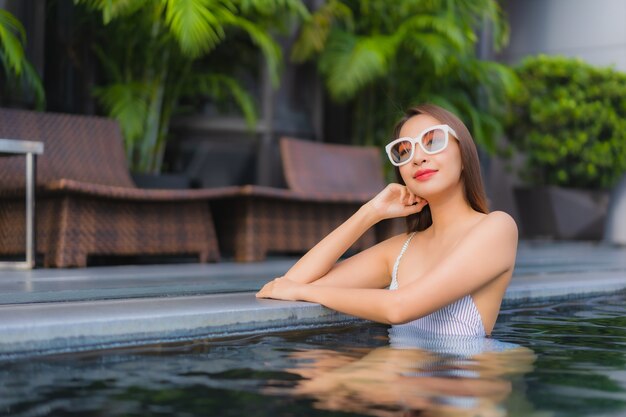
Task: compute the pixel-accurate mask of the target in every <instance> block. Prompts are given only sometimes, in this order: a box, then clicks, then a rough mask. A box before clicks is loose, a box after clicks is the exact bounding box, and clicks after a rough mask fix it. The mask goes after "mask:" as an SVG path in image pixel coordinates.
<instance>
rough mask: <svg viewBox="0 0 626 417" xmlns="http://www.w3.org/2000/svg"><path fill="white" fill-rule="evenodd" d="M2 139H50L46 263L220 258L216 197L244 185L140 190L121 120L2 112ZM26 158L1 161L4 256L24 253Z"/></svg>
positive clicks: (45, 178)
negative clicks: (142, 257) (161, 256)
mask: <svg viewBox="0 0 626 417" xmlns="http://www.w3.org/2000/svg"><path fill="white" fill-rule="evenodd" d="M0 137H3V138H10V139H23V140H38V141H43V142H44V143H45V153H44V154H43V155H42V156H41V157H40V158H39V160H38V161H39V163H38V173H37V195H36V212H37V228H36V229H37V235H36V237H37V252H38V253H40V254H43V255H44V265H45V266H54V267H82V266H85V265H86V264H87V257H88V255H96V254H100V255H138V254H148V255H156V254H193V255H197V256H198V259H199V261H200V262H207V261H217V260H218V259H219V250H218V246H217V241H216V237H215V230H214V228H213V221H212V217H211V212H210V209H209V204H208V201H209V200H210V199H211V198H213V197H215V196H216V195H221V196H224V195H229V193H233V194H236V193H238V192H239V191H238V189H237V188H236V187H233V188H222V189H218V190H211V189H206V190H143V189H138V188H137V187H135V185H134V183H133V181H132V179H131V177H130V174H129V171H128V167H127V164H126V159H125V156H124V150H123V144H122V138H121V134H120V130H119V127H118V125H117V123H116V122H115V121H112V120H109V119H104V118H99V117H91V116H75V115H65V114H53V113H38V112H31V111H23V110H9V109H0ZM23 163H24V162H23V158H0V254H1V255H17V254H20V253H23V251H24V249H23V248H24V240H23V239H24V238H23V236H24V227H25V226H24V220H23V218H24V204H23V192H24V191H23V189H24V175H23Z"/></svg>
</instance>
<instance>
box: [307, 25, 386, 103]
mask: <svg viewBox="0 0 626 417" xmlns="http://www.w3.org/2000/svg"><path fill="white" fill-rule="evenodd" d="M395 48H396V42H395V39H394V38H393V37H389V36H372V37H364V38H358V37H356V36H354V35H352V34H350V33H347V32H343V31H339V30H335V31H333V34H332V36H331V37H330V39H329V41H328V45H327V46H326V49H325V50H324V53H323V54H322V56H321V57H320V61H319V67H320V70H321V72H322V73H323V74H324V75H326V77H327V78H326V85H327V87H328V90H329V92H330V94H331V95H332V96H333V97H334V98H335V99H337V100H346V99H349V98H351V97H353V96H354V94H355V93H356V92H357V91H359V90H360V89H361V88H363V87H364V86H366V85H368V84H369V83H371V82H372V81H374V80H375V79H376V78H378V77H380V76H382V75H384V74H385V73H386V71H387V68H388V65H389V59H390V57H391V56H392V55H393V54H394V52H395Z"/></svg>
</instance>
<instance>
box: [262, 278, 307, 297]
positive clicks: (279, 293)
mask: <svg viewBox="0 0 626 417" xmlns="http://www.w3.org/2000/svg"><path fill="white" fill-rule="evenodd" d="M304 285H305V284H300V283H298V282H295V281H292V280H290V279H288V278H285V277H279V278H276V279H274V280H272V281H270V282H268V283H267V284H265V285H264V286H263V288H261V290H260V291H259V292H258V293H256V298H274V299H276V300H289V301H296V300H298V299H300V298H299V291H298V290H300V289H301V288H303V287H304Z"/></svg>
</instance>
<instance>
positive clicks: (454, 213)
mask: <svg viewBox="0 0 626 417" xmlns="http://www.w3.org/2000/svg"><path fill="white" fill-rule="evenodd" d="M428 205H429V206H430V213H431V216H432V220H433V224H432V226H430V229H431V233H432V234H433V236H445V235H446V234H447V233H448V232H452V233H454V230H455V229H456V228H457V227H458V226H459V225H461V224H463V223H464V221H463V220H465V219H469V218H470V217H472V216H474V215H475V214H476V212H475V211H474V210H473V209H472V207H471V206H470V205H469V203H468V202H467V200H465V193H464V192H463V186H462V185H461V184H459V186H458V187H457V189H455V190H454V191H452V192H449V191H448V192H446V193H445V194H442V195H438V196H436V197H433V198H429V199H428Z"/></svg>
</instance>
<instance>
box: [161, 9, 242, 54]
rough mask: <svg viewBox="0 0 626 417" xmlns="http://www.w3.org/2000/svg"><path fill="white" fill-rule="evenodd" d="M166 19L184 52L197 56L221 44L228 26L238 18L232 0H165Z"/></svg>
mask: <svg viewBox="0 0 626 417" xmlns="http://www.w3.org/2000/svg"><path fill="white" fill-rule="evenodd" d="M163 1H164V2H165V4H166V9H165V22H166V23H167V25H168V28H169V30H170V32H171V33H172V34H173V35H174V37H175V38H176V40H177V41H178V43H179V45H180V48H181V50H182V52H183V53H184V54H186V55H188V56H189V57H192V58H196V57H198V56H200V55H202V54H204V53H206V52H208V51H210V50H211V49H213V48H215V46H216V45H217V44H218V43H220V42H221V41H222V40H223V39H224V37H225V36H226V34H225V32H224V25H225V24H228V23H232V22H233V20H234V19H235V14H234V12H235V10H236V9H235V8H234V5H233V4H232V3H231V2H222V1H215V0H163Z"/></svg>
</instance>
